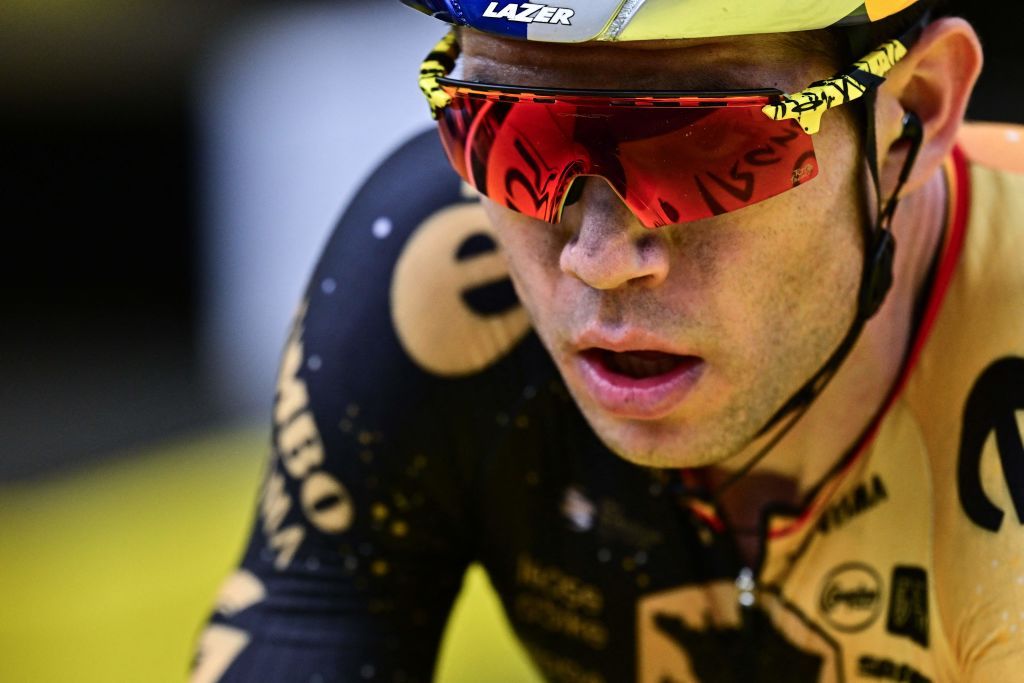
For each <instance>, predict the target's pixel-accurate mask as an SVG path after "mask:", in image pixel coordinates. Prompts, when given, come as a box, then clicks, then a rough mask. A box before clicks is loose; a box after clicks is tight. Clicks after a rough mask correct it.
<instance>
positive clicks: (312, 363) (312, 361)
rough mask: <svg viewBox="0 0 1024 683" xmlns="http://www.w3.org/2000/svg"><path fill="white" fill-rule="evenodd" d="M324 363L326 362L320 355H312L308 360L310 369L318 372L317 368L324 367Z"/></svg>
mask: <svg viewBox="0 0 1024 683" xmlns="http://www.w3.org/2000/svg"><path fill="white" fill-rule="evenodd" d="M323 365H324V362H323V360H321V358H320V356H310V357H309V359H308V360H306V366H307V367H309V369H310V370H312V371H313V372H316V371H317V370H319V369H320V368H322V367H323Z"/></svg>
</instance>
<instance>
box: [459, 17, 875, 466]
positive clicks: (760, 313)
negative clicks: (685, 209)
mask: <svg viewBox="0 0 1024 683" xmlns="http://www.w3.org/2000/svg"><path fill="white" fill-rule="evenodd" d="M463 46H464V53H463V54H464V65H465V76H466V78H468V79H471V80H478V81H484V82H491V83H509V84H516V85H526V86H534V87H544V86H548V87H579V88H603V89H630V90H648V89H649V90H655V89H662V90H694V89H697V90H704V89H720V88H759V87H775V88H779V89H781V90H784V91H787V92H792V91H794V90H797V89H800V88H802V87H804V86H806V85H807V83H809V82H811V81H813V80H816V79H818V78H822V77H825V76H828V75H831V72H832V71H834V69H835V67H836V66H837V65H836V64H834V63H831V62H830V61H829V60H828V59H827V57H826V56H824V55H822V54H819V53H817V52H815V51H813V50H811V49H806V50H801V49H800V46H799V45H797V44H795V41H791V40H785V39H782V40H780V39H777V38H772V37H763V36H761V37H746V38H741V39H738V38H729V39H720V40H714V41H693V42H689V43H684V42H678V43H675V44H674V45H673V46H672V47H669V48H666V47H665V44H664V43H661V44H644V45H640V46H637V45H634V46H632V47H623V46H622V45H621V44H619V45H614V46H613V45H608V44H601V45H592V46H560V45H543V44H536V43H522V42H515V41H508V40H500V39H496V38H493V37H489V36H485V35H482V34H479V33H474V32H468V31H467V32H466V33H465V34H464V37H463ZM752 56H756V60H757V61H754V62H752V61H751V58H752ZM814 145H815V150H816V152H817V155H818V160H819V164H820V169H821V171H820V175H819V176H818V178H816V179H814V180H813V181H812V182H810V183H807V184H806V185H804V186H801V187H799V188H796V189H794V190H791V191H789V192H785V193H783V194H782V195H779V196H777V197H775V198H773V199H769V200H767V201H764V202H761V203H759V204H755V205H753V206H750V207H748V208H746V209H743V210H740V211H736V212H733V213H728V214H725V215H721V216H718V217H715V218H712V219H707V220H702V221H697V222H692V223H687V224H682V225H674V226H669V227H665V228H659V229H656V230H653V231H652V230H647V229H645V228H644V227H643V226H641V225H640V224H639V222H638V221H637V220H636V218H635V217H634V216H633V214H632V213H630V211H629V210H628V209H627V208H626V207H625V205H623V203H622V202H621V201H620V200H619V198H618V196H617V195H616V194H615V193H614V192H613V191H612V190H611V188H610V187H609V186H608V185H607V183H606V182H605V181H603V180H601V179H599V178H590V179H587V181H586V182H585V184H584V189H583V192H582V195H581V198H580V200H579V201H578V202H577V203H575V204H573V205H572V206H569V207H567V208H566V210H565V212H564V215H563V219H562V222H561V223H559V224H557V225H551V224H548V223H543V222H541V221H538V220H535V219H531V218H528V217H526V216H523V215H522V214H519V213H516V212H514V211H512V210H509V209H507V208H504V207H502V206H499V205H497V204H494V203H493V202H490V201H488V200H485V201H484V204H485V207H486V210H487V212H488V215H489V217H490V219H491V221H492V223H493V224H494V227H495V229H496V230H497V232H498V235H499V238H500V241H501V243H502V246H503V249H504V252H505V255H506V258H507V260H508V263H509V266H510V269H511V272H512V278H513V281H514V282H515V285H516V288H517V291H518V293H519V296H520V298H521V299H522V301H523V304H524V305H525V306H526V308H527V310H528V311H529V313H530V315H531V317H532V319H533V322H534V325H535V327H536V329H537V331H538V333H539V334H540V337H541V339H542V340H543V342H544V344H545V345H546V347H547V348H548V350H549V351H550V353H551V355H552V357H553V358H554V360H555V362H556V363H557V365H558V367H559V369H560V371H561V373H562V376H563V377H564V379H565V381H566V383H567V384H568V386H569V389H570V391H571V392H572V394H573V396H574V397H575V399H576V401H577V403H578V404H579V406H580V408H581V409H582V411H583V413H584V414H585V416H586V417H587V419H588V421H589V422H590V424H591V426H592V427H593V428H594V429H595V431H596V432H597V434H598V435H599V436H600V437H601V438H602V439H603V440H604V441H605V443H606V444H608V445H609V447H611V448H612V449H613V450H615V451H616V452H617V453H619V454H620V455H622V456H623V457H625V458H627V459H629V460H632V461H634V462H638V463H642V464H647V465H656V466H675V467H678V466H697V465H705V464H711V463H715V462H720V461H722V460H723V459H725V458H727V457H729V456H731V455H734V454H736V453H738V452H739V451H740V450H741V449H742V448H743V447H744V446H745V445H747V444H748V443H749V442H750V441H751V439H752V438H753V437H754V436H755V434H756V433H757V432H758V430H759V429H760V428H761V427H762V426H763V425H764V424H765V423H766V422H767V421H768V420H769V419H770V417H771V416H772V415H773V414H774V413H775V412H776V410H777V409H778V408H779V407H780V406H781V405H782V403H784V402H785V401H786V399H788V398H789V397H790V396H791V395H792V394H793V393H794V392H795V391H796V390H797V389H798V388H799V387H800V386H801V385H802V384H803V382H804V381H806V380H807V378H809V377H810V376H811V375H812V374H813V373H814V372H815V371H816V370H817V369H818V368H819V367H820V366H821V365H822V363H823V362H824V361H825V359H826V358H827V357H828V355H829V354H830V352H831V351H832V349H834V348H835V347H836V346H837V345H838V343H839V341H840V340H841V338H842V337H843V335H844V334H845V332H846V330H847V329H848V327H849V325H850V322H851V320H852V317H853V309H854V300H855V294H856V290H857V286H858V282H859V277H860V268H861V245H860V220H861V215H862V209H861V189H860V188H861V187H862V184H861V182H860V180H859V173H858V169H859V164H858V159H859V153H858V150H859V147H860V143H859V141H858V140H857V138H856V137H855V134H854V131H853V128H852V126H851V125H850V124H849V123H848V122H847V119H846V118H845V117H844V116H842V115H839V113H838V112H833V113H831V114H829V115H828V116H826V117H825V120H824V124H823V128H822V131H821V132H820V133H819V134H818V135H816V136H815V139H814ZM637 352H657V353H637Z"/></svg>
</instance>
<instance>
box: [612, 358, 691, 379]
mask: <svg viewBox="0 0 1024 683" xmlns="http://www.w3.org/2000/svg"><path fill="white" fill-rule="evenodd" d="M606 358H607V364H608V367H609V368H610V369H611V370H612V371H614V372H617V373H619V374H621V375H628V376H629V377H633V378H635V379H643V378H645V377H656V376H658V375H663V374H665V373H666V372H669V371H670V370H672V369H674V368H675V367H676V366H678V365H679V363H680V361H681V359H680V358H679V356H673V355H670V354H667V353H657V352H642V353H608V354H607V356H606Z"/></svg>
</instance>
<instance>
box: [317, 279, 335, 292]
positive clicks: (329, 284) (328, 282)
mask: <svg viewBox="0 0 1024 683" xmlns="http://www.w3.org/2000/svg"><path fill="white" fill-rule="evenodd" d="M337 288H338V283H337V282H335V281H334V278H332V277H328V278H324V280H323V282H321V283H320V291H321V292H323V293H324V294H334V290H336V289H337Z"/></svg>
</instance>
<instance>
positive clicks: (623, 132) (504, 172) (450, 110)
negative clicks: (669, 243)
mask: <svg viewBox="0 0 1024 683" xmlns="http://www.w3.org/2000/svg"><path fill="white" fill-rule="evenodd" d="M459 51H460V49H459V44H458V41H457V40H456V35H455V33H454V32H451V33H449V34H448V35H447V36H445V37H444V38H443V39H442V40H441V42H440V43H438V44H437V46H436V47H435V48H434V50H433V51H432V52H431V53H430V54H429V55H428V56H427V58H426V60H425V61H424V62H423V65H422V66H421V68H420V78H419V81H420V88H421V89H422V90H423V93H424V95H426V97H427V101H428V102H429V104H430V108H431V112H432V114H433V116H434V118H435V119H437V121H438V128H439V130H440V133H441V142H442V144H443V146H444V149H445V152H446V153H447V155H448V158H449V160H450V161H451V164H452V166H453V167H454V169H455V171H456V172H457V173H458V174H459V176H461V177H462V178H463V180H465V181H466V182H467V183H469V184H470V185H471V186H472V187H473V188H475V189H476V190H477V191H478V192H480V193H481V194H482V195H484V196H486V197H488V198H489V199H491V200H492V201H494V202H497V203H499V204H502V205H503V206H506V207H508V208H510V209H512V210H514V211H517V212H519V213H522V214H524V215H527V216H530V217H532V218H537V219H540V220H543V221H547V222H549V223H557V222H558V221H559V220H560V219H561V216H562V210H563V208H564V207H565V206H566V205H567V204H570V203H572V202H573V201H575V200H576V199H578V196H575V197H574V196H573V195H574V194H575V195H578V194H579V188H580V184H579V183H577V184H576V186H575V187H574V186H573V181H574V180H575V179H576V178H579V177H581V176H597V177H601V178H604V179H605V180H606V181H607V182H608V183H609V184H610V185H611V187H612V188H613V189H614V190H615V192H616V193H617V194H618V195H619V197H620V198H621V199H622V201H623V202H624V203H625V204H626V206H628V207H629V209H630V210H631V211H632V212H633V213H634V214H635V215H636V217H637V218H638V219H639V220H640V222H641V223H642V224H643V225H645V226H646V227H648V228H656V227H660V226H663V225H670V224H674V223H684V222H687V221H695V220H700V219H702V218H709V217H711V216H717V215H720V214H723V213H728V212H730V211H736V210H738V209H742V208H744V207H747V206H750V205H752V204H756V203H757V202H760V201H763V200H765V199H768V198H770V197H774V196H776V195H778V194H781V193H782V192H785V191H786V190H790V189H792V188H794V187H799V186H800V185H803V184H804V183H806V182H808V181H810V180H811V179H813V178H814V177H815V176H817V174H818V162H817V159H816V157H815V155H814V145H813V142H812V139H811V136H812V135H814V134H815V133H817V132H818V129H819V127H820V125H821V117H822V115H823V114H824V113H825V112H826V111H827V110H829V109H832V108H834V107H837V106H839V105H841V104H845V103H847V102H851V101H853V100H856V99H859V98H860V97H862V96H863V95H864V94H865V93H866V92H868V90H870V89H872V88H875V87H877V86H878V85H879V84H880V83H882V82H883V81H884V80H885V75H886V74H887V73H888V72H889V70H890V69H892V67H893V66H894V65H895V64H896V63H897V62H898V61H899V60H900V59H902V58H903V57H904V56H905V55H906V54H907V48H906V47H905V46H904V44H903V43H902V42H901V41H900V40H891V41H888V42H886V43H884V44H883V45H882V46H881V47H879V48H877V49H876V50H874V51H872V52H871V53H870V54H868V55H867V56H866V57H864V58H863V59H861V60H859V61H857V62H856V63H854V64H853V65H852V66H851V67H850V68H849V69H847V70H846V71H844V72H841V73H840V74H838V75H836V76H834V77H833V78H829V79H826V80H823V81H817V82H815V83H813V84H811V85H810V86H808V87H807V88H806V89H805V90H802V91H800V92H799V93H796V94H794V95H786V94H784V93H783V92H782V91H780V90H776V89H764V90H741V91H723V92H662V91H652V92H624V91H602V90H582V89H554V88H523V87H518V86H508V85H488V84H482V83H471V82H467V81H460V80H455V79H453V78H448V74H449V73H451V71H452V70H453V69H454V67H455V60H456V58H457V57H458V55H459Z"/></svg>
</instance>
